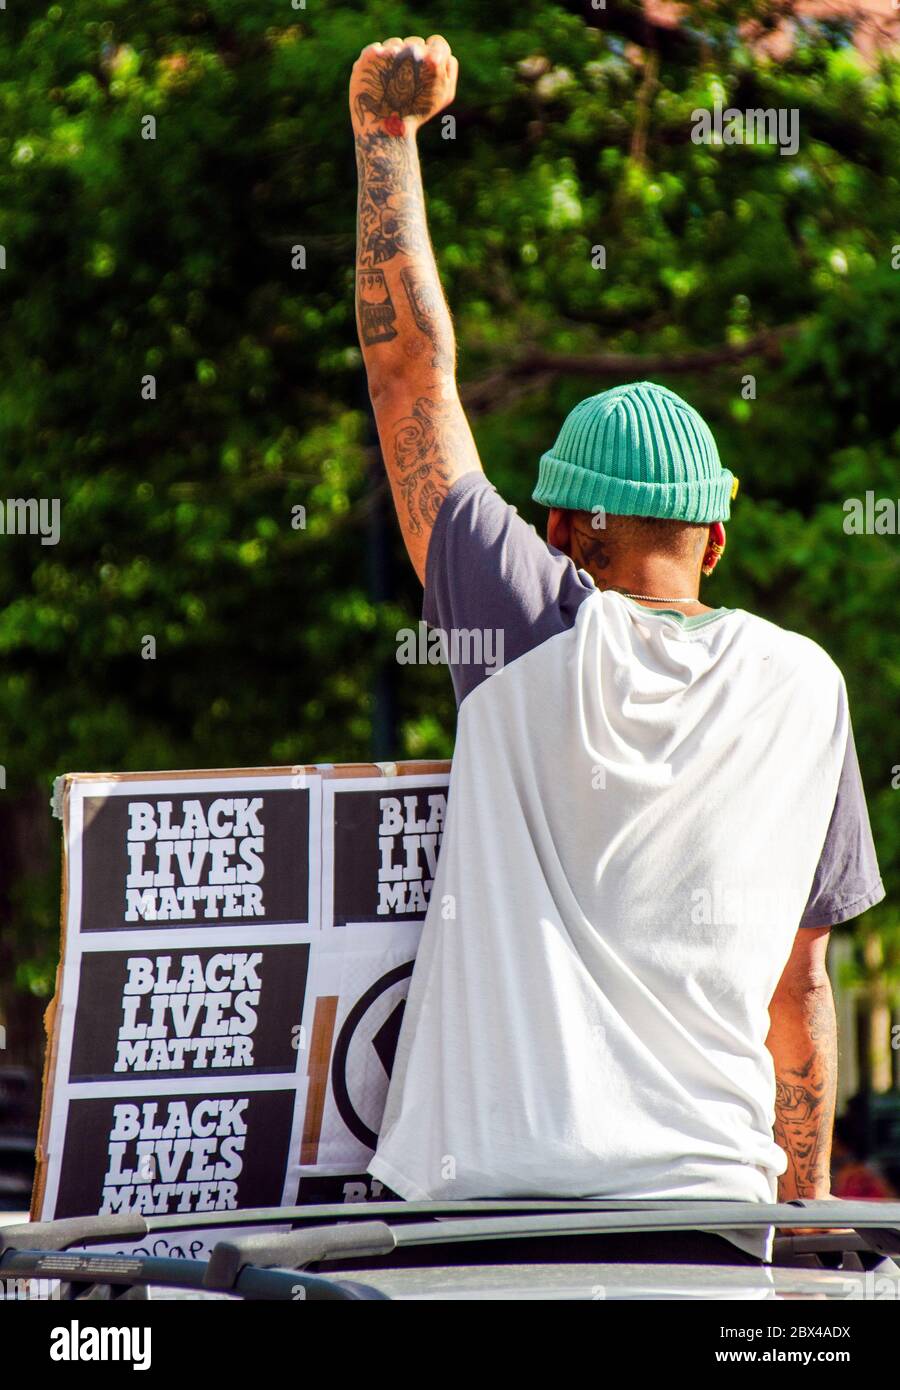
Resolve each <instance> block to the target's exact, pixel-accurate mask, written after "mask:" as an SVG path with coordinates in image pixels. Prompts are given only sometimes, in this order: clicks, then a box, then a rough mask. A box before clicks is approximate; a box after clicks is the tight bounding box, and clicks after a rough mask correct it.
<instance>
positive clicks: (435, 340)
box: [400, 266, 453, 371]
mask: <svg viewBox="0 0 900 1390" xmlns="http://www.w3.org/2000/svg"><path fill="white" fill-rule="evenodd" d="M400 279H401V281H402V282H403V288H404V290H405V291H406V297H407V299H408V300H409V307H410V309H411V310H412V316H413V318H414V319H415V321H416V327H417V328H418V329H419V330H420V332H422V333H424V334H425V336H426V338H428V339H429V341H430V342H431V347H432V350H433V353H434V356H433V357H432V359H431V365H432V367H436V368H437V369H438V370H439V371H452V369H453V354H452V352H451V351H449V350H448V345H447V343H446V342H445V341H444V340H443V338H442V335H441V324H440V315H441V311H442V309H443V303H442V300H441V292H440V290H439V289H438V288H437V286H436V285H434V284H432V283H430V282H429V281H427V280H424V279H423V278H422V276H421V275H419V274H418V272H417V271H416V270H414V269H413V267H412V266H406V267H405V268H404V269H403V270H401V272H400Z"/></svg>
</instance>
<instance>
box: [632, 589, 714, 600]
mask: <svg viewBox="0 0 900 1390" xmlns="http://www.w3.org/2000/svg"><path fill="white" fill-rule="evenodd" d="M615 592H616V593H618V594H621V595H622V597H623V598H637V599H643V601H644V602H645V603H697V602H698V600H697V599H695V598H658V597H657V595H656V594H629V593H628V592H627V591H626V590H625V589H616V590H615Z"/></svg>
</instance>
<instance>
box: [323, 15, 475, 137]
mask: <svg viewBox="0 0 900 1390" xmlns="http://www.w3.org/2000/svg"><path fill="white" fill-rule="evenodd" d="M458 72H459V63H458V62H457V61H456V59H455V58H454V56H453V54H452V53H451V52H450V45H449V44H448V43H447V40H446V39H442V38H441V36H440V34H432V36H431V38H430V39H428V40H427V42H426V40H425V39H420V38H418V37H416V36H413V37H412V38H408V39H388V40H387V42H386V43H372V44H369V46H368V47H367V48H364V49H363V51H362V53H361V54H360V55H359V57H358V58H357V60H356V62H355V63H354V65H353V72H352V74H351V77H350V114H351V117H352V119H353V124H354V125H355V126H356V127H357V128H360V127H362V126H371V125H380V126H381V127H382V129H384V130H385V131H386V132H387V134H388V135H403V134H405V133H406V131H407V130H409V129H417V128H418V127H419V126H420V125H424V123H425V122H426V121H428V120H430V119H431V117H432V116H436V115H437V113H438V112H439V111H442V110H443V109H444V107H445V106H447V105H449V103H450V102H451V101H452V100H453V98H454V96H455V94H456V75H457V73H458Z"/></svg>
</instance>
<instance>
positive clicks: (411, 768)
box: [31, 758, 450, 1221]
mask: <svg viewBox="0 0 900 1390" xmlns="http://www.w3.org/2000/svg"><path fill="white" fill-rule="evenodd" d="M449 771H450V762H449V760H447V759H446V758H408V759H406V760H404V761H402V762H396V763H395V762H378V763H375V762H371V763H306V764H303V763H294V764H293V765H290V766H287V767H218V768H176V769H171V770H168V771H162V772H67V773H65V774H64V775H63V776H62V777H57V778H56V779H55V781H54V783H53V800H52V802H51V805H52V808H53V814H54V815H55V816H57V817H59V819H60V820H61V821H62V829H63V850H62V890H61V894H60V910H59V964H58V965H57V967H56V984H55V988H54V994H53V998H52V999H51V1000H50V1003H49V1004H48V1005H47V1008H46V1010H45V1012H44V1031H45V1033H46V1034H47V1051H46V1054H45V1056H44V1076H43V1082H42V1086H41V1114H40V1120H39V1122H38V1140H37V1147H36V1149H35V1160H36V1163H35V1173H34V1186H33V1188H32V1191H31V1220H32V1221H39V1220H40V1219H41V1208H42V1206H43V1202H44V1189H45V1187H46V1183H47V1160H48V1147H49V1141H50V1117H51V1115H52V1114H53V1104H52V1101H53V1086H54V1082H55V1080H56V1061H57V1053H58V1051H59V1029H58V1028H57V1027H56V1011H57V1003H58V1000H59V997H60V991H61V988H62V976H63V968H64V965H65V959H66V918H67V915H68V897H69V860H68V848H69V793H70V791H71V788H72V785H73V783H75V782H155V781H157V780H159V781H163V780H165V779H166V778H167V777H180V778H190V777H196V778H198V779H200V780H202V779H203V778H211V777H232V776H240V777H285V776H293V777H298V776H301V775H302V774H304V773H316V774H318V775H319V776H320V777H416V776H419V775H423V774H424V775H428V774H429V773H445V772H449Z"/></svg>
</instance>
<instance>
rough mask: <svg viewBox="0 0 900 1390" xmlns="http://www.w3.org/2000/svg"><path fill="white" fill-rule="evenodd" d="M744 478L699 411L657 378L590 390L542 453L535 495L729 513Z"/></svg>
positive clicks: (576, 502) (714, 517) (554, 502)
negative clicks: (726, 461)
mask: <svg viewBox="0 0 900 1390" xmlns="http://www.w3.org/2000/svg"><path fill="white" fill-rule="evenodd" d="M737 485H738V480H737V478H735V476H734V474H733V473H730V472H729V471H728V469H727V468H723V467H722V464H721V462H720V460H719V451H718V449H717V448H716V441H715V440H714V439H713V437H712V433H711V431H710V429H709V426H708V425H707V424H706V423H705V421H704V420H703V419H702V418H701V417H700V416H699V415H698V414H697V411H696V410H694V409H693V407H692V406H689V405H688V403H687V401H683V400H682V399H681V397H680V396H676V394H675V392H674V391H669V390H667V388H666V387H665V386H657V385H656V384H655V383H654V382H652V381H638V382H633V383H631V384H630V385H628V386H616V387H613V389H612V390H611V391H602V392H601V393H600V395H598V396H589V397H588V398H587V400H584V401H581V402H580V404H578V405H576V406H575V408H574V410H572V411H571V412H570V413H569V414H568V415H567V416H566V418H565V420H564V421H563V426H562V429H561V430H560V432H559V437H558V438H557V441H556V443H555V444H554V446H553V448H552V449H549V450H548V451H547V453H546V454H544V455H543V457H542V458H541V464H540V471H539V473H538V481H537V486H536V488H535V490H534V493H533V496H534V499H535V501H537V502H543V503H544V504H545V505H546V506H548V507H567V508H572V509H573V510H575V511H585V512H589V511H594V510H596V509H597V508H600V507H602V508H604V509H605V510H606V511H607V512H609V513H611V514H612V515H616V516H659V517H670V518H671V519H672V520H678V521H695V522H710V521H727V520H728V518H729V516H730V515H731V505H730V504H731V499H732V497H734V495H735V493H736V492H737Z"/></svg>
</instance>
